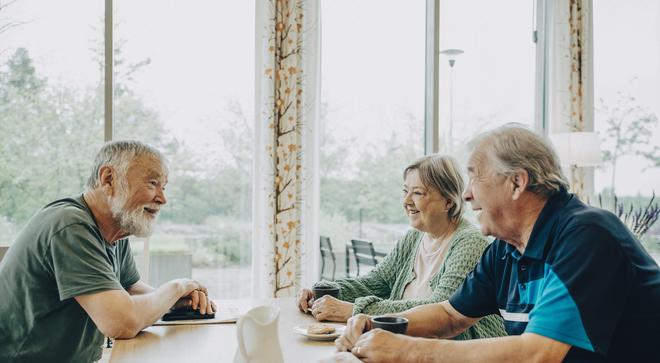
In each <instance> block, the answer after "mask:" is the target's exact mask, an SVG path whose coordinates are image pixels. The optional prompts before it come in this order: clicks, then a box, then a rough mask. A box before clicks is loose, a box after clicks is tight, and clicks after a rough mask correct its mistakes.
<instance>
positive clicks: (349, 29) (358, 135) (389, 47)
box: [320, 0, 426, 273]
mask: <svg viewBox="0 0 660 363" xmlns="http://www.w3.org/2000/svg"><path fill="white" fill-rule="evenodd" d="M425 5H426V4H425V1H423V0H415V1H408V2H406V3H405V6H402V3H401V2H400V1H383V0H368V1H366V0H365V1H350V0H324V1H322V2H321V6H322V8H321V17H322V32H321V34H322V50H321V54H322V57H323V60H322V62H321V63H322V69H321V72H322V73H321V74H322V89H321V92H322V96H321V102H322V116H321V125H322V131H321V140H322V141H321V214H320V230H321V234H322V235H326V236H329V237H330V238H331V241H332V243H333V244H334V249H335V251H336V252H340V253H341V252H343V251H344V248H343V247H344V245H345V244H346V243H348V242H350V240H351V238H362V239H367V240H370V241H373V242H374V243H375V245H376V248H377V249H382V250H389V249H390V248H391V247H392V246H393V245H394V244H395V243H396V241H397V240H398V239H399V238H401V237H402V235H403V234H404V233H405V231H406V230H407V229H408V224H407V218H406V217H405V215H404V213H403V209H402V206H401V194H402V192H401V190H402V184H403V181H402V172H403V169H404V168H405V167H406V166H407V165H408V164H409V163H411V162H412V161H414V160H415V159H416V158H417V157H419V156H421V155H422V154H423V151H424V57H425V50H424V47H425V43H424V36H425V25H424V24H425ZM342 258H343V256H342ZM342 258H340V260H343V259H342ZM341 272H343V271H342V270H341V269H338V273H341Z"/></svg>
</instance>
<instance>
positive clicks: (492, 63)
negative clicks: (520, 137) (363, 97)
mask: <svg viewBox="0 0 660 363" xmlns="http://www.w3.org/2000/svg"><path fill="white" fill-rule="evenodd" d="M533 3H534V2H533V1H526V0H519V1H507V2H503V1H488V0H481V1H469V2H468V1H460V0H442V1H440V20H439V21H440V24H439V25H440V26H439V45H440V69H439V91H438V101H437V102H438V106H439V119H440V120H439V131H440V138H439V140H440V152H442V153H447V154H450V155H453V156H454V157H456V158H457V159H458V161H459V162H460V163H461V165H465V163H466V161H467V156H468V151H467V149H466V148H465V145H466V143H467V141H469V140H470V139H471V138H472V137H474V136H475V135H476V134H478V133H480V132H483V131H486V130H489V129H492V128H494V127H497V126H500V125H503V124H506V123H510V122H517V123H521V124H524V125H528V126H529V127H530V129H534V95H535V89H536V88H535V84H534V80H535V64H536V45H535V43H534V42H533V40H532V32H533V29H534V26H533V13H534V11H533ZM535 131H540V130H535ZM466 217H468V218H469V219H470V220H472V221H474V222H476V220H475V218H474V216H473V215H472V212H471V211H470V210H468V211H467V212H466Z"/></svg>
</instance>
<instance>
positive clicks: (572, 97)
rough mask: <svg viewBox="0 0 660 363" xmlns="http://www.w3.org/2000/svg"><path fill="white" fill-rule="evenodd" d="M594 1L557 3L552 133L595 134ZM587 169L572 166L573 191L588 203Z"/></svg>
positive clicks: (552, 55) (552, 50) (552, 57)
mask: <svg viewBox="0 0 660 363" xmlns="http://www.w3.org/2000/svg"><path fill="white" fill-rule="evenodd" d="M591 4H592V0H558V1H555V2H554V4H553V5H554V7H553V8H552V10H551V11H552V17H553V21H552V22H551V24H552V28H551V30H550V39H551V46H550V54H549V59H550V64H551V65H550V69H551V72H552V76H551V78H550V87H549V89H550V90H551V91H550V95H549V97H550V112H549V122H550V130H551V132H552V133H559V132H581V131H593V77H592V74H593V67H592V64H593V61H592V58H591V49H592V45H591V44H590V41H591V40H590V39H591V37H590V32H591V20H590V19H591V15H590V12H591ZM588 171H589V170H587V169H586V168H583V167H576V166H572V167H571V168H570V171H569V174H570V175H569V177H570V182H571V190H572V191H573V192H574V193H575V194H577V195H578V196H580V197H581V198H583V199H585V198H586V196H587V194H588V193H587V191H585V185H586V184H589V183H587V177H588V176H590V175H591V173H590V172H588Z"/></svg>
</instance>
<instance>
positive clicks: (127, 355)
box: [110, 298, 335, 363]
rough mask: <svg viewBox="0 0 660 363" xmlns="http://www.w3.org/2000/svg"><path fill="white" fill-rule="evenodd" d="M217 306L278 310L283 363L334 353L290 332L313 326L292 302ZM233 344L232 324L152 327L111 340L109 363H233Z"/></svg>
mask: <svg viewBox="0 0 660 363" xmlns="http://www.w3.org/2000/svg"><path fill="white" fill-rule="evenodd" d="M217 302H219V303H220V304H222V303H223V302H224V303H227V304H230V306H249V305H251V306H257V305H274V306H277V307H279V308H280V318H279V339H280V345H281V347H282V353H283V354H284V361H285V362H287V363H288V362H294V363H297V362H316V361H318V360H320V359H323V358H327V357H330V356H332V354H333V353H334V352H335V347H334V343H333V341H327V342H318V341H311V340H308V339H307V338H305V337H304V336H301V335H299V334H296V333H295V332H294V330H293V328H294V327H295V326H297V325H303V324H310V323H312V322H314V319H313V318H312V316H311V315H306V314H303V313H301V312H300V311H298V309H297V308H296V306H295V299H294V298H282V299H269V300H225V301H223V300H220V301H217ZM241 304H245V305H241ZM237 344H238V343H237V340H236V324H207V325H170V326H152V327H149V328H147V329H145V330H144V331H142V332H141V333H140V334H138V336H137V337H135V338H133V339H126V340H120V339H117V340H115V344H114V346H113V348H112V355H111V356H110V363H125V362H140V363H149V362H176V363H182V362H233V361H234V354H235V353H236V347H237Z"/></svg>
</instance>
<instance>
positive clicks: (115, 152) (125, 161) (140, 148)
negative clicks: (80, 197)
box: [87, 140, 165, 190]
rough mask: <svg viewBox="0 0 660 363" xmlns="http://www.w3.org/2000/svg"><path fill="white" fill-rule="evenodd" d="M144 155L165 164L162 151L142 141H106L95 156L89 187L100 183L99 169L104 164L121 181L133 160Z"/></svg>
mask: <svg viewBox="0 0 660 363" xmlns="http://www.w3.org/2000/svg"><path fill="white" fill-rule="evenodd" d="M142 155H150V156H153V157H154V158H156V159H158V160H160V161H161V162H162V163H163V165H165V157H164V156H163V154H161V152H160V151H158V150H157V149H156V148H154V147H152V146H150V145H147V144H145V143H142V142H140V141H133V140H120V141H110V142H108V143H106V144H105V145H103V147H102V148H101V150H99V152H98V153H97V154H96V157H95V158H94V166H93V168H92V173H91V174H90V176H89V179H87V189H90V190H91V189H94V188H96V187H97V186H98V185H99V171H100V170H101V168H102V167H104V166H110V167H112V168H113V169H114V170H115V172H116V173H117V174H118V177H119V179H120V181H124V182H125V178H126V173H127V172H128V168H129V166H130V165H131V162H132V161H133V160H135V159H137V158H138V157H140V156H142ZM124 187H125V185H124Z"/></svg>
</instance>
